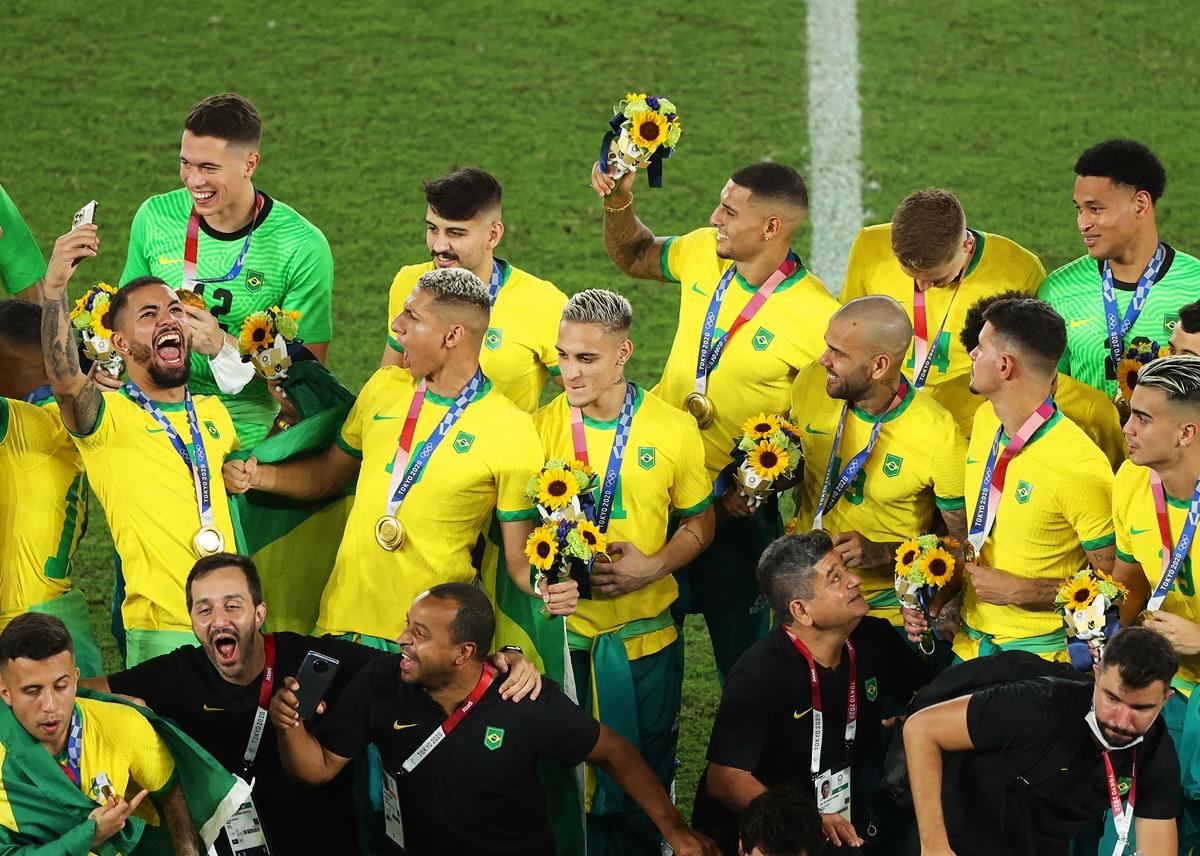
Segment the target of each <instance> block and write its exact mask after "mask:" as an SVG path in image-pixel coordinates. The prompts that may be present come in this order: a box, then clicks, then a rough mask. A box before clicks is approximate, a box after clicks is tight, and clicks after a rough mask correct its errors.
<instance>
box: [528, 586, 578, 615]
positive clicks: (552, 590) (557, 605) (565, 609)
mask: <svg viewBox="0 0 1200 856" xmlns="http://www.w3.org/2000/svg"><path fill="white" fill-rule="evenodd" d="M537 596H538V597H540V598H541V599H542V602H543V603H545V604H546V609H547V610H549V611H550V614H551V615H570V614H571V613H572V612H574V611H575V607H576V605H578V603H579V583H577V582H575V580H570V579H569V580H567V581H565V582H561V583H553V584H551V582H550V581H549V580H542V581H541V583H539V584H538V590H537Z"/></svg>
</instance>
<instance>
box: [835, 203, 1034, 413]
mask: <svg viewBox="0 0 1200 856" xmlns="http://www.w3.org/2000/svg"><path fill="white" fill-rule="evenodd" d="M971 232H972V234H974V235H975V238H976V247H977V248H976V250H975V257H974V259H972V260H971V263H970V265H969V266H968V268H967V272H966V276H965V277H964V278H963V280H962V283H963V284H962V287H961V288H960V289H959V290H958V294H957V296H956V295H955V293H954V286H953V285H948V286H943V287H939V288H931V289H929V290H928V291H926V292H925V318H926V322H927V325H928V335H929V336H930V337H932V336H934V335H935V334H936V333H937V331H938V327H939V326H940V325H941V323H942V319H943V318H945V319H946V326H945V328H944V329H943V330H942V333H941V335H940V336H938V341H937V345H936V348H935V350H934V353H933V359H932V361H931V362H930V364H929V374H928V375H927V376H926V378H925V386H924V387H923V388H924V389H926V390H933V389H934V388H935V387H937V386H940V385H941V384H943V383H945V382H946V381H947V380H950V379H951V378H955V377H958V376H959V375H962V374H970V372H971V357H970V355H969V354H968V353H967V351H966V349H965V348H964V347H963V345H962V342H960V341H959V339H958V334H959V331H961V330H962V328H963V323H964V322H965V321H966V317H967V310H968V309H970V308H971V306H972V304H974V303H976V302H977V301H979V300H981V299H983V298H985V297H991V296H993V295H996V294H1002V293H1003V292H1005V291H1013V290H1016V291H1021V292H1024V293H1026V294H1028V295H1029V296H1030V297H1032V296H1033V295H1034V293H1035V292H1036V291H1037V288H1038V286H1039V285H1040V284H1041V282H1042V280H1043V279H1045V277H1046V269H1045V268H1044V267H1042V263H1041V262H1040V261H1038V258H1037V256H1035V255H1034V254H1033V253H1031V252H1029V250H1027V249H1025V248H1024V247H1022V246H1021V245H1019V244H1017V243H1016V242H1015V241H1012V240H1009V239H1008V238H1005V237H1004V236H1002V235H993V234H991V233H988V232H977V231H975V230H974V229H972V230H971ZM868 294H885V295H887V296H888V297H891V298H894V299H895V300H896V301H897V302H898V303H899V304H900V305H901V306H903V307H904V311H905V312H907V313H908V317H909V320H912V317H913V280H912V277H911V276H908V275H907V274H906V273H904V271H903V270H901V269H900V262H898V261H897V260H896V256H895V255H894V254H893V253H892V224H891V223H880V224H879V225H877V226H867V227H866V228H864V229H863V230H861V231H860V232H859V233H858V236H857V237H856V238H855V239H854V244H853V245H852V246H851V247H850V257H849V259H848V260H847V262H846V280H845V283H844V285H843V286H842V290H841V293H840V294H839V295H838V299H839V300H840V301H841V302H842V303H843V304H845V303H848V302H849V301H851V300H854V299H855V298H856V297H863V296H864V295H868ZM947 310H948V311H949V314H947ZM915 347H916V343H915V341H914V343H913V346H911V347H910V348H909V350H908V360H907V362H906V363H905V369H904V370H905V372H906V373H907V374H908V376H909V377H912V376H913V373H914V372H915V371H916V369H915V368H914V367H913V348H915ZM931 347H933V345H932V343H931ZM941 403H942V405H943V406H944V407H946V409H947V410H950V412H951V413H954V414H955V418H958V419H960V421H961V420H962V417H959V414H958V413H957V412H956V410H955V409H954V408H952V407H950V403H948V402H946V401H942V402H941ZM976 406H977V405H976ZM971 409H972V410H973V409H974V408H971ZM965 433H966V432H964V434H965Z"/></svg>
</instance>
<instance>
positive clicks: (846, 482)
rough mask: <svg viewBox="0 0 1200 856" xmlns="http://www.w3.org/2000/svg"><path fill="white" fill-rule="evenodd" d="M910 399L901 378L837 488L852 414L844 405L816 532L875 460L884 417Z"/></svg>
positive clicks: (815, 521) (819, 503)
mask: <svg viewBox="0 0 1200 856" xmlns="http://www.w3.org/2000/svg"><path fill="white" fill-rule="evenodd" d="M906 395H908V381H907V380H905V379H904V376H903V375H901V376H900V384H899V385H898V386H897V387H896V394H895V395H893V396H892V401H891V403H890V404H888V406H887V407H885V408H884V409H883V410H882V411H880V413H879V416H877V417H876V418H875V424H874V425H872V426H871V436H870V438H868V440H867V445H866V446H865V447H864V448H863V449H862V451H860V452H859V453H858V454H857V455H855V456H854V457H853V458H851V459H850V460H849V461H847V462H846V466H845V467H844V468H843V469H842V474H841V476H839V477H838V480H837V483H836V484H834V483H833V465H834V463H835V462H836V460H837V453H838V449H839V448H840V447H841V445H842V431H843V429H845V427H846V414H847V413H849V412H850V402H848V401H847V402H846V403H845V404H843V405H842V416H841V418H840V419H838V426H837V431H835V432H834V434H833V448H831V449H830V450H829V463H828V464H826V465H825V481H824V482H822V483H821V498H820V499H819V500H817V508H816V512H815V513H814V514H813V528H814V529H820V528H821V521H822V519H823V518H824V517H825V515H826V514H828V513H829V512H830V511H832V510H833V507H834V506H835V505H837V504H838V500H839V499H841V498H842V497H843V496H844V495H845V493H846V491H847V489H849V487H850V483H851V482H853V481H854V477H855V476H857V475H858V471H859V470H861V469H862V468H863V466H864V465H865V464H866V463H867V458H869V457H871V450H872V449H874V448H875V442H876V441H877V440H878V439H879V432H880V430H881V429H882V428H883V420H884V417H886V416H887V415H888V414H889V413H891V412H892V411H893V410H895V409H896V408H897V407H898V406H899V405H900V402H902V401H903V400H904V396H906Z"/></svg>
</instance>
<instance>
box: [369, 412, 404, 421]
mask: <svg viewBox="0 0 1200 856" xmlns="http://www.w3.org/2000/svg"><path fill="white" fill-rule="evenodd" d="M371 418H372V419H374V420H375V421H376V422H383V421H384V420H387V419H399V418H400V417H399V416H384V415H383V414H382V413H376V414H375V415H374V416H372V417H371Z"/></svg>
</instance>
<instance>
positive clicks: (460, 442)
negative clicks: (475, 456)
mask: <svg viewBox="0 0 1200 856" xmlns="http://www.w3.org/2000/svg"><path fill="white" fill-rule="evenodd" d="M474 442H475V436H474V435H473V434H468V433H467V432H466V431H459V432H458V436H457V437H455V438H454V451H456V452H458V453H459V454H460V455H463V454H466V453H467V452H469V451H471V444H472V443H474Z"/></svg>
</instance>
